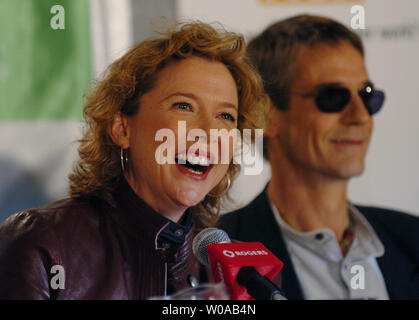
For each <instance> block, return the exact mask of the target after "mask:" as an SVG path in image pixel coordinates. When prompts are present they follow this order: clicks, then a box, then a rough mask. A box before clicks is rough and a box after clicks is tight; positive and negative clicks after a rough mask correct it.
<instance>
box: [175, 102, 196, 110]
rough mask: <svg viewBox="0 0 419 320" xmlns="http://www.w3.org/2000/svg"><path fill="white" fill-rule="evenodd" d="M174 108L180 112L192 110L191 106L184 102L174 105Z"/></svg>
mask: <svg viewBox="0 0 419 320" xmlns="http://www.w3.org/2000/svg"><path fill="white" fill-rule="evenodd" d="M174 106H175V107H177V108H178V109H181V110H190V109H191V108H192V107H191V105H190V104H189V103H186V102H179V103H175V104H174Z"/></svg>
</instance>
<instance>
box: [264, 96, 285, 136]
mask: <svg viewBox="0 0 419 320" xmlns="http://www.w3.org/2000/svg"><path fill="white" fill-rule="evenodd" d="M280 119H281V111H279V110H278V108H277V107H275V106H274V105H273V104H272V102H271V106H270V108H269V113H268V120H267V123H266V130H265V132H264V136H265V137H267V138H274V137H276V136H278V134H279V124H280Z"/></svg>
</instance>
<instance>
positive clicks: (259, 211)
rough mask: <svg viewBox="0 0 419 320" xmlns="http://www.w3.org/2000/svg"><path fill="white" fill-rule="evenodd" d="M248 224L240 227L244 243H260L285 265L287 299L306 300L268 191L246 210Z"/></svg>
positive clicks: (284, 287)
mask: <svg viewBox="0 0 419 320" xmlns="http://www.w3.org/2000/svg"><path fill="white" fill-rule="evenodd" d="M245 210H246V211H247V214H248V215H246V217H247V219H246V222H245V223H243V224H241V225H240V239H241V240H242V241H247V242H251V241H259V242H262V243H263V245H265V246H266V248H268V249H269V250H270V251H271V252H272V253H273V254H274V255H275V256H277V257H278V259H279V260H281V261H282V262H283V263H284V266H283V268H282V271H281V274H282V288H281V289H282V291H283V293H284V295H285V297H286V298H287V299H290V300H301V299H304V297H303V294H302V290H301V286H300V283H299V281H298V279H297V275H296V274H295V271H294V266H293V264H292V262H291V258H290V256H289V253H288V250H287V248H286V246H285V242H284V239H283V237H282V233H281V230H280V228H279V226H278V223H277V221H276V220H275V218H274V213H273V212H272V210H271V206H270V204H269V199H268V196H267V194H266V189H265V190H264V192H262V193H261V194H260V195H259V196H258V197H257V198H256V199H255V200H254V201H253V202H252V203H251V204H250V205H249V206H248V207H247V208H246V209H245Z"/></svg>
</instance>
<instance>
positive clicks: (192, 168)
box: [175, 153, 214, 180]
mask: <svg viewBox="0 0 419 320" xmlns="http://www.w3.org/2000/svg"><path fill="white" fill-rule="evenodd" d="M175 161H176V167H177V168H178V169H179V171H180V172H182V173H183V174H186V175H188V176H189V177H191V178H194V179H197V180H203V179H205V178H206V177H207V175H208V173H209V172H210V171H211V169H212V168H213V167H214V164H212V163H211V160H210V159H209V158H208V157H204V156H197V155H189V156H188V157H187V155H186V153H180V154H178V155H177V156H176V157H175Z"/></svg>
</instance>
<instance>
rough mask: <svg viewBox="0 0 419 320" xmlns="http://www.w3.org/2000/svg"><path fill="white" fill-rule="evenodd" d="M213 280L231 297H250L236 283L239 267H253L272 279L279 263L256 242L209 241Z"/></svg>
mask: <svg viewBox="0 0 419 320" xmlns="http://www.w3.org/2000/svg"><path fill="white" fill-rule="evenodd" d="M207 252H208V258H209V262H210V265H211V271H212V274H213V277H214V282H223V283H224V284H225V286H226V288H227V290H228V293H229V295H230V299H231V300H254V299H253V297H251V296H250V295H249V294H248V293H247V290H246V288H245V287H243V286H241V285H240V284H238V283H237V280H236V279H237V274H238V272H239V271H240V269H241V268H242V267H254V268H255V269H256V271H258V272H259V273H260V274H261V275H262V276H266V277H267V278H268V279H269V280H272V279H273V278H274V277H275V276H276V275H277V274H278V272H280V271H281V269H282V266H283V263H282V261H280V260H279V259H278V258H277V257H275V255H274V254H273V253H271V252H270V251H269V250H268V249H266V247H265V246H264V245H263V244H262V243H260V242H239V243H213V244H210V245H209V246H208V248H207Z"/></svg>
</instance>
